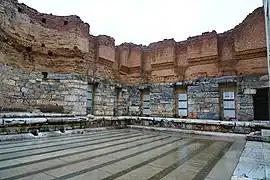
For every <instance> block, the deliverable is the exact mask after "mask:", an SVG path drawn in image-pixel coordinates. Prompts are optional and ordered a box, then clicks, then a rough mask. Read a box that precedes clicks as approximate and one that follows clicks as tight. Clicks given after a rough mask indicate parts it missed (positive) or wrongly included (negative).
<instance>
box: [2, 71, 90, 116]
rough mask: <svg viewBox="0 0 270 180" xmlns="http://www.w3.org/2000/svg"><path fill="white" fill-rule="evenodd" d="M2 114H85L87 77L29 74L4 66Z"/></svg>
mask: <svg viewBox="0 0 270 180" xmlns="http://www.w3.org/2000/svg"><path fill="white" fill-rule="evenodd" d="M0 81H1V82H2V85H1V87H0V94H1V99H0V107H1V111H15V112H21V111H26V112H29V111H44V112H55V113H70V114H77V115H85V114H86V88H87V82H86V80H85V78H84V77H82V76H80V75H76V74H48V76H47V78H44V76H43V74H42V73H40V72H32V73H27V72H25V71H22V70H18V69H14V68H12V67H9V66H1V76H0Z"/></svg>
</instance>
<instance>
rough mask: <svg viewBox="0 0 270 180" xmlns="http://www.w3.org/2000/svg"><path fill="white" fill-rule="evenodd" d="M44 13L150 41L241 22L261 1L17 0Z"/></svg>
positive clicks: (92, 29) (103, 31)
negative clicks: (73, 18) (73, 16)
mask: <svg viewBox="0 0 270 180" xmlns="http://www.w3.org/2000/svg"><path fill="white" fill-rule="evenodd" d="M19 2H23V3H25V4H27V5H28V6H30V7H33V8H34V9H37V10H38V11H40V12H43V13H52V14H54V15H72V14H76V15H79V16H80V17H81V19H82V20H83V21H85V22H88V23H89V24H90V32H91V34H93V35H99V34H106V35H109V36H112V37H114V39H115V40H116V44H120V43H123V42H133V43H136V44H144V45H147V44H149V43H151V42H155V41H160V40H163V39H170V38H174V39H175V40H177V41H180V40H185V39H187V38H188V37H189V36H195V35H199V34H201V33H202V32H207V31H212V30H216V31H217V32H219V33H220V32H223V31H226V30H229V29H231V28H233V27H234V26H236V25H237V24H239V23H240V22H242V20H243V19H244V18H245V17H246V16H247V15H248V14H249V13H251V12H252V11H253V10H254V9H255V8H257V7H259V6H262V0H77V1H74V0H43V1H42V0H19Z"/></svg>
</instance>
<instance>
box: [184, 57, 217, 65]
mask: <svg viewBox="0 0 270 180" xmlns="http://www.w3.org/2000/svg"><path fill="white" fill-rule="evenodd" d="M214 63H218V55H214V56H204V57H198V58H188V66H196V65H204V64H214Z"/></svg>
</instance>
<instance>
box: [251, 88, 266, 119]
mask: <svg viewBox="0 0 270 180" xmlns="http://www.w3.org/2000/svg"><path fill="white" fill-rule="evenodd" d="M268 97H269V88H263V89H257V92H256V94H255V96H254V99H253V100H254V119H255V120H269V102H268V99H269V98H268Z"/></svg>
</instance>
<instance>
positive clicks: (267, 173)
mask: <svg viewBox="0 0 270 180" xmlns="http://www.w3.org/2000/svg"><path fill="white" fill-rule="evenodd" d="M231 179H232V180H238V179H243V180H244V179H270V143H266V142H255V141H248V142H247V143H246V145H245V149H244V151H243V153H242V155H241V157H240V159H239V163H238V165H237V167H236V169H235V171H234V173H233V176H232V178H231Z"/></svg>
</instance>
